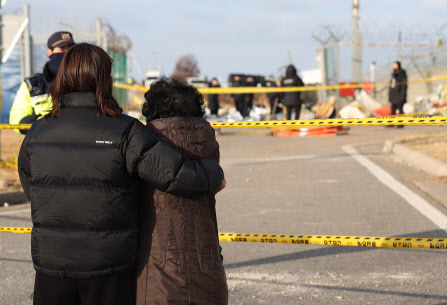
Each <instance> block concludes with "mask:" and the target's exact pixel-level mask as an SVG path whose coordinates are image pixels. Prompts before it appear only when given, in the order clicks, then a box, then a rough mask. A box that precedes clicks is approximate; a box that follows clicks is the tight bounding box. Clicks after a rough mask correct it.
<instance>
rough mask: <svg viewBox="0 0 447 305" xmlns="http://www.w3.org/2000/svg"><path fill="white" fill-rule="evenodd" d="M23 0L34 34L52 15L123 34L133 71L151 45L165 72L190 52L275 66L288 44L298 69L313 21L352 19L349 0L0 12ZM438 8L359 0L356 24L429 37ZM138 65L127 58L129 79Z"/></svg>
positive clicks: (346, 59)
mask: <svg viewBox="0 0 447 305" xmlns="http://www.w3.org/2000/svg"><path fill="white" fill-rule="evenodd" d="M26 2H30V5H31V20H32V21H31V26H32V28H31V31H32V33H34V34H37V33H43V32H52V31H56V30H59V29H64V26H61V25H60V24H59V23H60V22H63V23H68V24H72V25H74V26H75V27H77V28H79V29H80V31H85V30H88V29H89V28H93V26H94V19H95V18H96V17H101V18H102V19H104V20H106V21H107V22H109V23H110V24H111V25H112V26H113V27H114V28H115V29H116V30H117V31H119V32H123V33H125V34H127V35H128V36H129V37H130V38H131V40H132V42H133V48H132V49H133V55H134V58H135V59H136V62H138V64H139V66H140V67H141V70H145V69H147V68H150V67H151V55H152V53H153V52H154V53H155V54H156V58H157V66H158V67H159V68H160V69H161V70H162V72H163V73H165V74H170V73H171V72H172V71H173V68H174V65H175V62H176V60H177V59H178V58H179V57H180V56H182V55H184V54H194V55H195V56H196V58H197V60H198V62H199V67H200V70H201V71H202V75H207V76H208V77H213V76H219V77H221V78H226V77H227V75H228V74H229V73H231V72H246V73H259V74H265V75H267V74H272V73H277V71H278V70H277V69H278V67H280V66H283V65H285V64H287V63H288V50H290V51H291V54H292V60H293V63H294V64H295V65H296V66H297V67H298V68H299V69H302V70H305V69H312V68H316V62H315V51H316V49H317V48H318V47H319V44H318V43H317V42H316V41H315V40H314V39H313V38H312V33H313V32H314V31H315V30H316V29H318V27H319V26H321V25H330V26H332V27H334V29H338V30H340V31H341V29H346V30H348V31H349V30H350V28H351V23H352V19H351V14H352V12H351V6H352V1H351V0H270V1H269V0H219V1H218V0H189V1H185V0H163V1H161V0H146V1H143V0H127V1H118V0H107V1H106V0H96V1H91V0H77V1H54V0H53V1H49V0H34V1H30V0H28V1H22V0H9V1H8V2H7V4H6V7H5V8H4V9H3V13H5V14H13V13H21V9H22V7H23V5H24V4H25V3H26ZM440 12H443V13H440ZM444 12H447V1H444V0H424V1H421V0H360V16H361V19H360V26H361V30H362V31H364V33H365V37H366V39H369V40H374V39H380V40H382V41H383V42H392V41H394V38H393V37H394V36H393V35H394V33H396V31H397V30H396V29H397V28H402V29H403V31H404V35H405V33H407V32H408V33H413V36H412V38H411V39H413V40H414V39H416V38H414V37H416V36H415V34H418V33H419V34H420V38H418V39H420V40H424V42H434V39H435V35H436V29H437V28H440V27H441V26H442V25H444V24H447V18H445V17H444V15H445V14H444ZM73 32H75V31H73ZM446 33H447V31H446ZM368 37H369V38H368ZM348 40H349V39H348ZM396 40H397V37H396ZM416 40H417V39H416ZM396 54H397V51H396V50H394V49H367V50H365V51H364V67H365V69H364V70H367V67H368V66H369V62H370V61H372V60H375V61H376V62H377V63H378V64H379V65H380V64H384V63H387V62H390V61H392V60H393V59H394V58H395V57H396ZM350 56H351V50H350V49H349V48H342V50H341V57H342V58H341V66H342V67H341V73H342V74H341V76H342V79H344V80H349V77H350V73H351V72H350V71H351V67H350ZM141 70H139V69H138V68H137V66H136V65H135V64H134V72H133V73H134V75H135V76H136V77H137V78H141V77H142V71H141Z"/></svg>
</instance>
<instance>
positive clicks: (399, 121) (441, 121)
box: [0, 116, 447, 129]
mask: <svg viewBox="0 0 447 305" xmlns="http://www.w3.org/2000/svg"><path fill="white" fill-rule="evenodd" d="M446 124H447V116H439V117H381V118H366V119H324V120H290V121H253V122H215V123H211V126H213V127H214V128H229V127H239V128H242V127H312V126H362V125H446ZM30 127H31V125H30V124H15V125H11V124H0V129H29V128H30Z"/></svg>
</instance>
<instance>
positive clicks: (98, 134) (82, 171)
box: [18, 43, 225, 305]
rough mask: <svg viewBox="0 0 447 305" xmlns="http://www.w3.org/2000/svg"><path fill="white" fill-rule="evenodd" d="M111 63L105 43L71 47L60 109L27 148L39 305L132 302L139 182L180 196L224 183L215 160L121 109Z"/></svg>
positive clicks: (56, 105)
mask: <svg viewBox="0 0 447 305" xmlns="http://www.w3.org/2000/svg"><path fill="white" fill-rule="evenodd" d="M111 67H112V60H111V58H110V57H109V56H108V55H107V53H106V52H105V51H104V50H102V49H101V48H99V47H97V46H94V45H91V44H86V43H82V44H79V45H76V46H74V47H72V48H71V49H70V50H68V51H67V53H66V55H65V57H64V59H63V60H62V63H61V69H60V71H59V73H58V75H57V77H56V79H55V80H54V82H53V83H52V85H51V87H50V91H49V92H50V95H51V96H52V98H53V108H52V111H51V113H50V114H48V115H47V116H46V117H45V118H43V119H40V120H38V121H37V122H36V123H34V124H33V125H32V127H31V129H30V130H29V132H28V133H27V135H26V137H25V139H24V141H23V143H22V147H21V149H20V153H19V160H18V165H19V166H18V167H19V176H20V181H21V183H22V187H23V190H24V192H25V195H26V196H27V197H28V198H29V199H30V200H31V210H32V221H33V231H32V235H31V254H32V258H33V263H34V268H35V269H36V280H35V286H34V304H37V305H41V304H42V305H52V304H55V305H56V304H57V305H60V304H64V305H67V304H69V305H102V304H104V305H115V304H116V305H127V304H129V305H131V304H134V302H135V279H134V277H135V263H136V258H137V240H138V203H137V201H136V194H137V182H138V181H139V180H144V181H145V182H147V183H149V184H150V185H152V186H153V187H155V188H157V189H159V190H161V191H164V192H168V193H172V194H175V195H178V196H192V195H196V194H207V193H216V192H217V191H218V190H220V189H221V188H222V187H223V186H224V184H225V182H224V181H225V180H224V179H223V171H222V169H221V168H220V166H219V165H218V164H217V162H216V161H214V160H208V159H203V160H196V161H192V160H189V159H186V158H185V157H184V156H183V155H182V154H181V153H179V152H178V151H177V150H175V149H174V148H173V147H172V146H170V145H168V144H166V143H165V142H162V141H160V140H159V139H158V137H157V136H156V135H155V134H154V133H153V132H152V131H151V130H150V129H149V128H147V127H146V126H144V125H143V124H142V123H140V122H139V121H138V120H136V119H134V118H132V117H129V116H127V115H124V114H122V113H121V112H122V110H121V108H120V107H119V105H118V103H117V102H116V101H115V99H114V98H113V95H112V77H111Z"/></svg>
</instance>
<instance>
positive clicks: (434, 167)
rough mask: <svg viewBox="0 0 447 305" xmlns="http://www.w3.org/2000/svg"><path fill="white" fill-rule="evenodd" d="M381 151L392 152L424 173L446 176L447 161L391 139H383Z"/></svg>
mask: <svg viewBox="0 0 447 305" xmlns="http://www.w3.org/2000/svg"><path fill="white" fill-rule="evenodd" d="M383 151H384V152H387V153H394V154H396V155H398V156H399V157H400V158H402V159H403V160H404V161H406V162H408V163H410V164H411V166H413V167H416V168H418V169H420V170H422V171H424V172H425V173H427V174H429V175H432V176H436V177H447V163H445V162H443V161H441V160H439V159H437V158H435V157H432V156H430V155H428V154H426V153H424V152H421V151H417V150H414V149H411V148H409V147H407V146H405V145H403V144H399V143H396V142H394V141H393V140H387V141H385V145H384V147H383Z"/></svg>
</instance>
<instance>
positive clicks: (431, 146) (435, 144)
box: [396, 132, 447, 162]
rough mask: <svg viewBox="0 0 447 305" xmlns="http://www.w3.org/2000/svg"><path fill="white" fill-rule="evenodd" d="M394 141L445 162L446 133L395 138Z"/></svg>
mask: <svg viewBox="0 0 447 305" xmlns="http://www.w3.org/2000/svg"><path fill="white" fill-rule="evenodd" d="M396 141H397V142H399V143H402V144H405V145H407V146H409V147H410V148H413V149H416V150H419V151H422V152H425V153H427V154H429V155H431V156H433V157H435V158H438V159H440V160H442V161H444V162H447V132H441V133H423V134H416V135H411V136H404V137H397V138H396Z"/></svg>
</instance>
